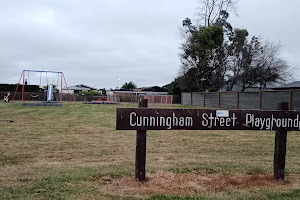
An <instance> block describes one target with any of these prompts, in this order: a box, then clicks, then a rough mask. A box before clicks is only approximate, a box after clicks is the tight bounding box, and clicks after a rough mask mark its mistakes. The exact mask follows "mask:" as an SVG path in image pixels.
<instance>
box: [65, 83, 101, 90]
mask: <svg viewBox="0 0 300 200" xmlns="http://www.w3.org/2000/svg"><path fill="white" fill-rule="evenodd" d="M66 89H67V88H66V87H65V88H63V90H66ZM68 89H69V90H98V89H97V88H94V87H91V86H88V85H84V84H79V85H74V86H70V87H68Z"/></svg>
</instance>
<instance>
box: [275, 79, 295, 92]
mask: <svg viewBox="0 0 300 200" xmlns="http://www.w3.org/2000/svg"><path fill="white" fill-rule="evenodd" d="M273 89H275V90H278V89H300V81H294V82H291V83H287V84H283V85H280V86H277V87H274V88H273Z"/></svg>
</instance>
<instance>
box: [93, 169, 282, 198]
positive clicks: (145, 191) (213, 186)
mask: <svg viewBox="0 0 300 200" xmlns="http://www.w3.org/2000/svg"><path fill="white" fill-rule="evenodd" d="M96 183H97V184H99V185H98V186H97V187H99V188H100V190H101V191H103V192H107V193H110V194H114V195H124V196H127V195H134V196H149V195H153V194H166V195H179V196H197V195H209V196H210V195H216V194H217V195H218V194H222V193H226V192H229V191H235V190H239V191H247V192H255V191H257V190H261V189H271V190H278V189H280V187H282V186H283V185H284V183H282V182H276V181H273V179H272V175H270V174H266V175H261V174H260V175H258V174H255V175H253V174H252V175H249V174H248V175H247V174H195V173H181V174H176V173H172V172H162V171H160V172H158V173H155V174H151V175H149V176H148V177H147V181H146V182H145V183H141V182H137V181H136V180H135V179H134V177H125V176H124V177H120V178H111V177H109V176H107V177H102V178H101V179H100V180H97V181H96Z"/></svg>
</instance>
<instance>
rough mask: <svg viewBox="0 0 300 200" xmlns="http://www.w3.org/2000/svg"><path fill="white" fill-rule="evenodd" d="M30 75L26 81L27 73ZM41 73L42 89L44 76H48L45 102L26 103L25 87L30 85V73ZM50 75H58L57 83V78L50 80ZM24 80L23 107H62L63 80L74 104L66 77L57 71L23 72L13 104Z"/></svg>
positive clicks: (45, 87)
mask: <svg viewBox="0 0 300 200" xmlns="http://www.w3.org/2000/svg"><path fill="white" fill-rule="evenodd" d="M26 72H27V73H28V81H27V79H25V73H26ZM32 72H34V73H40V88H41V87H42V74H43V73H44V74H46V81H47V82H46V86H44V89H45V90H44V98H43V102H41V103H26V102H25V85H27V83H29V84H30V79H29V73H32ZM48 74H52V75H53V74H54V75H55V74H57V83H55V78H48ZM22 78H23V85H22V104H21V105H23V106H62V96H63V95H62V88H63V79H64V83H65V86H66V89H67V92H68V95H69V99H70V102H71V103H72V99H71V95H70V93H69V90H68V86H67V82H66V79H65V76H64V74H63V72H56V71H37V70H23V71H22V73H21V76H20V79H19V82H18V85H17V88H16V91H15V93H14V96H13V99H12V103H13V101H14V99H15V96H16V93H17V90H18V87H19V85H20V81H21V79H22ZM59 79H60V103H57V102H58V94H59V90H58V89H57V88H58V86H59ZM25 80H26V81H25Z"/></svg>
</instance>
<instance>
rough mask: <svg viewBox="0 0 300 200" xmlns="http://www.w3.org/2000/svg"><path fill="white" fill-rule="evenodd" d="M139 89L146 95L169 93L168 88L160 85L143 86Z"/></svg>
mask: <svg viewBox="0 0 300 200" xmlns="http://www.w3.org/2000/svg"><path fill="white" fill-rule="evenodd" d="M138 90H140V91H141V92H144V93H145V94H146V95H168V90H166V89H164V88H162V87H159V86H150V87H142V88H140V89H138Z"/></svg>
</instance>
